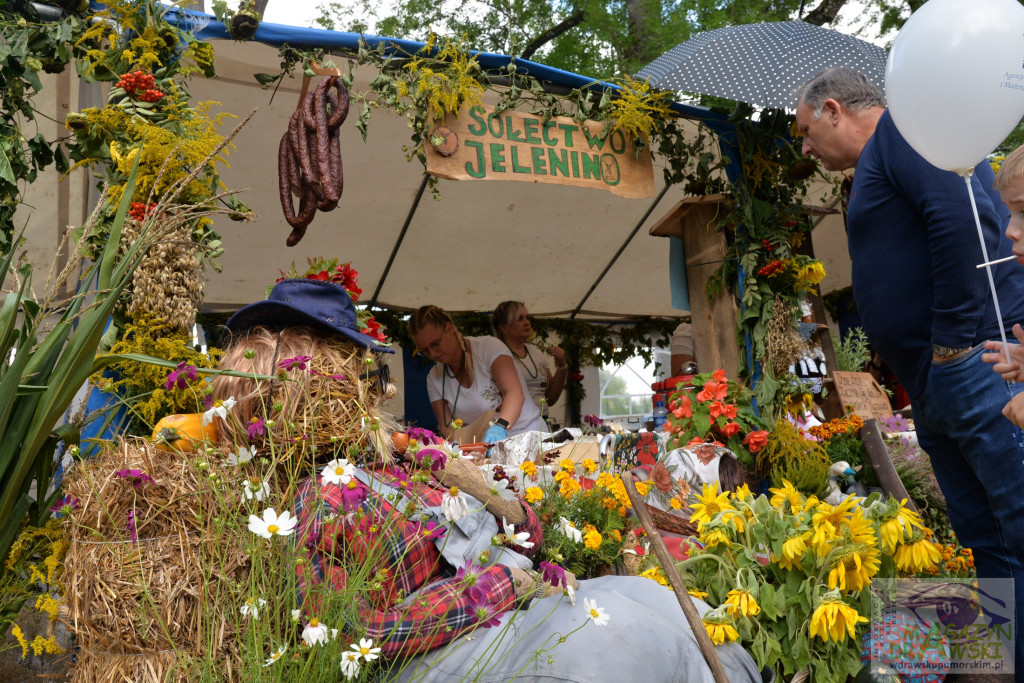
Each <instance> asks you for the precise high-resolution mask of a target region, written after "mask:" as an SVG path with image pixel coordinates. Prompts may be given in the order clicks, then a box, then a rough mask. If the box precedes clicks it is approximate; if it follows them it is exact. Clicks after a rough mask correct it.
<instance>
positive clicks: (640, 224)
mask: <svg viewBox="0 0 1024 683" xmlns="http://www.w3.org/2000/svg"><path fill="white" fill-rule="evenodd" d="M669 187H671V185H670V184H669V183H665V187H663V188H661V192H659V193H658V196H657V197H655V198H654V201H653V202H651V205H650V206H649V207H647V211H645V212H644V215H643V216H641V217H640V220H639V221H637V224H636V227H635V228H633V232H631V233H629V237H627V238H626V241H625V242H623V243H622V246H621V247H619V250H618V251H617V252H615V256H612V260H611V261H609V262H608V265H606V266H605V267H604V270H602V271H601V274H600V275H598V276H597V279H596V280H594V284H592V285H590V289H588V290H587V293H586V294H584V295H583V298H582V299H580V302H579V303H578V304H577V305H576V308H574V309H573V311H572V313H570V314H569V319H570V320H572V319H573V318H575V317H576V314H577V313H579V312H580V310H581V309H582V308H583V304H585V303H587V299H589V298H590V295H591V294H593V293H594V290H595V289H597V286H598V285H599V284H601V280H603V279H604V276H605V275H607V274H608V271H609V270H611V269H612V266H614V265H615V262H616V261H618V260H619V257H620V256H622V252H624V251H626V247H628V246H629V243H630V242H632V241H633V238H634V237H636V234H637V233H638V232H639V231H640V228H642V227H643V225H644V222H645V221H646V220H647V219H648V217H650V215H651V214H652V213H653V212H654V209H655V207H657V206H658V203H659V202H660V201H661V199H662V197H664V196H665V193H666V192H668V188H669Z"/></svg>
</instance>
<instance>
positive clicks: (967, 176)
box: [961, 168, 1010, 362]
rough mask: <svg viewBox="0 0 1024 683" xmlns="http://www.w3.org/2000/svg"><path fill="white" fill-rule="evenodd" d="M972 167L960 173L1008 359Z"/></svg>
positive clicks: (1008, 348) (1001, 315)
mask: <svg viewBox="0 0 1024 683" xmlns="http://www.w3.org/2000/svg"><path fill="white" fill-rule="evenodd" d="M973 174H974V169H973V168H972V169H971V170H969V171H967V172H966V173H962V174H961V175H962V176H963V179H964V182H965V183H967V194H968V195H969V196H970V198H971V211H973V212H974V227H976V228H977V229H978V241H979V242H981V257H982V258H983V259H984V260H985V264H986V265H985V274H986V275H988V286H989V289H991V290H992V303H994V304H995V306H996V321H997V322H998V324H999V338H1000V339H1002V340H1003V353H1004V354H1006V360H1007V362H1009V360H1010V345H1009V344H1007V343H1006V330H1005V329H1004V327H1003V312H1002V310H1001V309H1000V308H999V295H998V294H996V281H995V279H994V278H993V277H992V264H991V263H989V262H988V260H989V259H988V249H987V248H986V247H985V234H984V233H983V232H982V231H981V218H980V217H979V216H978V204H977V203H976V202H975V201H974V188H972V187H971V176H972V175H973Z"/></svg>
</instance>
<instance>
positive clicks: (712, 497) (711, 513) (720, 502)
mask: <svg viewBox="0 0 1024 683" xmlns="http://www.w3.org/2000/svg"><path fill="white" fill-rule="evenodd" d="M697 501H698V502H696V503H694V504H693V506H692V509H693V514H692V515H690V521H691V522H693V523H694V524H696V525H697V528H698V529H700V528H701V527H702V526H704V525H705V524H707V523H708V522H710V521H711V520H712V519H714V518H715V517H716V516H717V515H718V514H720V513H722V512H725V511H726V510H733V511H735V510H736V508H734V507H733V506H732V503H730V502H729V493H728V492H726V491H723V492H722V493H719V492H718V482H717V481H716V482H713V483H711V484H704V485H703V487H702V493H701V494H700V495H698V496H697ZM722 521H723V522H724V521H726V520H725V519H723V520H722Z"/></svg>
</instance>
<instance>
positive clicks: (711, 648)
mask: <svg viewBox="0 0 1024 683" xmlns="http://www.w3.org/2000/svg"><path fill="white" fill-rule="evenodd" d="M622 484H623V486H624V487H625V489H626V495H627V496H629V500H630V502H631V503H632V504H633V512H635V513H636V515H637V517H639V518H640V524H642V525H643V527H644V531H645V532H646V533H647V538H648V539H650V541H651V547H652V548H654V554H655V555H657V556H658V561H660V562H661V568H662V569H664V570H665V576H666V577H667V578H668V582H669V584H671V586H672V592H674V593H675V594H676V600H678V601H679V606H680V607H682V608H683V615H685V616H686V623H687V624H689V625H690V630H691V631H693V637H694V638H695V639H696V640H697V647H699V648H700V652H701V654H703V655H704V661H705V662H707V665H708V668H709V669H711V675H712V676H714V678H715V682H716V683H729V677H728V676H726V675H725V668H724V667H723V666H722V660H721V659H719V658H718V651H717V650H715V645H714V643H712V642H711V636H709V635H708V631H707V629H706V628H704V620H703V619H701V617H700V614H698V612H697V607H696V606H695V605H694V604H693V598H691V597H690V593H689V591H687V590H686V584H685V583H683V577H681V576H679V570H677V569H676V563H675V560H674V559H672V556H671V555H670V554H669V552H668V548H666V547H665V541H663V540H661V534H659V533H658V529H657V527H655V526H654V520H653V519H651V513H650V512H648V511H647V504H646V503H644V499H643V497H641V496H640V494H639V493H638V492H637V490H636V486H634V485H633V479H632V478H631V477H630V476H629V474H628V473H627V474H625V475H623V477H622Z"/></svg>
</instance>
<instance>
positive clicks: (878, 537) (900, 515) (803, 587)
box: [678, 481, 955, 683]
mask: <svg viewBox="0 0 1024 683" xmlns="http://www.w3.org/2000/svg"><path fill="white" fill-rule="evenodd" d="M695 499H696V500H695V502H693V503H692V504H691V508H692V509H693V515H692V517H691V519H692V520H693V521H694V522H695V523H697V524H698V531H699V535H700V540H701V541H702V542H703V543H704V544H705V547H704V548H703V549H700V550H696V551H694V552H692V553H691V556H690V558H689V559H687V560H684V561H682V562H680V563H678V569H679V571H680V574H681V576H682V577H683V580H684V582H685V583H686V586H687V590H688V591H690V592H691V594H696V595H701V596H703V598H704V599H705V600H706V602H707V603H708V604H709V605H711V606H712V608H714V609H712V611H711V612H709V613H708V614H707V615H705V617H704V623H705V626H706V628H707V629H708V632H709V634H711V635H712V638H713V640H714V641H715V642H718V643H722V642H728V641H729V639H730V638H734V639H736V640H738V641H740V642H741V643H742V644H743V646H744V647H746V648H747V649H748V650H749V651H750V652H751V654H752V655H753V656H754V658H755V660H756V661H757V664H758V666H759V667H760V668H762V669H763V668H766V667H768V668H772V669H775V670H776V671H779V672H783V671H785V672H794V671H799V670H801V669H804V668H807V667H810V669H811V672H810V674H811V675H810V678H811V679H812V680H815V681H822V682H828V683H843V682H844V681H846V680H847V677H848V676H852V675H855V674H856V673H857V672H858V671H859V670H860V668H861V663H860V637H859V636H860V635H861V633H862V632H863V625H864V624H866V623H867V617H868V615H869V614H870V604H871V592H872V591H871V590H870V586H871V584H872V582H873V581H875V580H876V579H881V578H894V577H899V576H907V575H908V574H907V573H908V572H909V573H911V574H927V573H928V572H929V571H933V570H935V568H936V567H938V566H939V565H940V563H942V562H944V561H950V560H951V559H953V558H954V557H955V553H951V552H947V553H946V554H945V555H944V554H943V551H942V549H941V548H939V547H938V546H936V545H935V544H934V543H932V542H931V541H930V539H929V534H930V531H929V530H928V529H927V528H924V527H923V525H921V522H920V519H919V517H917V516H915V515H914V514H913V513H912V512H910V511H909V510H907V509H906V508H905V504H904V503H903V502H900V501H896V500H894V499H891V498H890V499H888V500H880V499H879V498H878V497H877V496H872V497H871V498H869V499H867V500H866V501H861V503H860V504H859V505H858V504H857V503H855V502H854V500H853V499H852V498H848V499H847V500H844V501H843V502H841V503H840V504H838V505H829V504H827V503H824V502H822V501H819V500H818V499H816V498H815V497H813V496H810V497H805V496H804V495H803V494H801V493H800V492H799V491H798V490H797V489H796V488H795V487H794V486H793V485H792V484H791V483H790V482H789V481H783V482H781V485H780V486H778V487H775V488H772V489H770V491H769V493H768V494H765V495H760V496H757V497H753V496H751V495H750V492H749V490H746V489H744V490H742V491H739V492H736V493H719V492H718V489H717V487H715V486H705V487H704V488H703V490H702V492H701V493H700V494H699V495H697V496H695ZM736 520H743V523H742V524H737V523H735V521H736ZM730 521H732V522H733V523H730ZM894 524H895V525H903V526H905V527H906V529H907V531H906V532H905V533H904V532H899V533H898V532H897V531H896V530H895V529H896V527H895V526H894ZM794 586H800V589H799V590H796V591H794V589H793V587H794ZM708 615H711V616H708ZM730 629H732V630H730ZM733 632H735V636H734V635H733Z"/></svg>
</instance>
